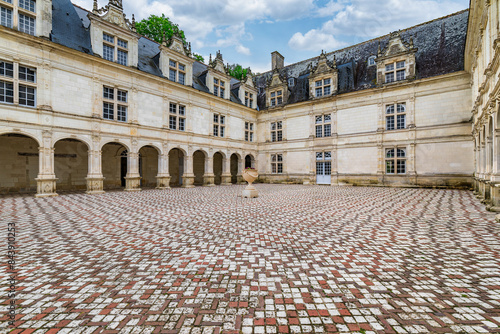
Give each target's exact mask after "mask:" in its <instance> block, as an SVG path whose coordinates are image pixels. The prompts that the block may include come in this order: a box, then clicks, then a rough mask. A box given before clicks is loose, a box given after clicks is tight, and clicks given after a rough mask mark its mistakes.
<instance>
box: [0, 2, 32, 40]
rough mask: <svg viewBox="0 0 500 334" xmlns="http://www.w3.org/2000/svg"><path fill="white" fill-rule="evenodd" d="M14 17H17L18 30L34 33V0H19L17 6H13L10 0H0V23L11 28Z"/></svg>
mask: <svg viewBox="0 0 500 334" xmlns="http://www.w3.org/2000/svg"><path fill="white" fill-rule="evenodd" d="M14 17H17V18H18V23H17V28H18V30H19V31H21V32H25V33H27V34H30V35H35V27H36V2H35V1H34V0H19V1H18V3H17V6H14V3H13V1H12V0H3V1H0V24H1V25H3V26H5V27H9V28H13V26H14Z"/></svg>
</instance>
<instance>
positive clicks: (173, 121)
mask: <svg viewBox="0 0 500 334" xmlns="http://www.w3.org/2000/svg"><path fill="white" fill-rule="evenodd" d="M168 129H169V130H176V131H183V132H185V131H186V106H185V105H183V104H180V103H176V102H169V105H168Z"/></svg>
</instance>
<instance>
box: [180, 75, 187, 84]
mask: <svg viewBox="0 0 500 334" xmlns="http://www.w3.org/2000/svg"><path fill="white" fill-rule="evenodd" d="M185 82H186V75H185V74H184V73H181V72H179V83H180V84H182V85H184V84H185Z"/></svg>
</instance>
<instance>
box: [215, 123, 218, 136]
mask: <svg viewBox="0 0 500 334" xmlns="http://www.w3.org/2000/svg"><path fill="white" fill-rule="evenodd" d="M218 135H219V126H218V125H215V124H214V136H218Z"/></svg>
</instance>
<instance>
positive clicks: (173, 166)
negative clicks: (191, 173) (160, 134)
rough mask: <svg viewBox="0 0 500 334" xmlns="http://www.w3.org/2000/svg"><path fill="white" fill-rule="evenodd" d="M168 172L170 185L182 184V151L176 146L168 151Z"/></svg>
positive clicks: (177, 185)
mask: <svg viewBox="0 0 500 334" xmlns="http://www.w3.org/2000/svg"><path fill="white" fill-rule="evenodd" d="M168 173H169V174H170V186H171V187H180V186H182V175H183V174H184V152H182V151H181V150H179V149H178V148H174V149H172V150H170V152H169V153H168Z"/></svg>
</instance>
